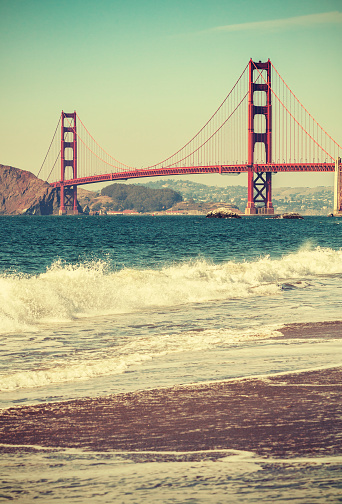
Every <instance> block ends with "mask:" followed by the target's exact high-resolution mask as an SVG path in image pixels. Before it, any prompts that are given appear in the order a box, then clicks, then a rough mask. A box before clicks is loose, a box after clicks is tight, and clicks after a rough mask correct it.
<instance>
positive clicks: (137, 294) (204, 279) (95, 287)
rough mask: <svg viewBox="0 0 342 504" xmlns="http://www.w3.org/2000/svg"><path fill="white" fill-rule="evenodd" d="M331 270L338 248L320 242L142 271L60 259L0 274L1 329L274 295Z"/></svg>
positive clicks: (341, 270)
mask: <svg viewBox="0 0 342 504" xmlns="http://www.w3.org/2000/svg"><path fill="white" fill-rule="evenodd" d="M334 274H342V251H341V250H340V251H336V250H332V249H329V248H321V247H317V248H316V249H314V250H306V249H302V250H299V251H298V252H296V253H292V254H289V255H286V256H284V257H282V258H281V259H271V258H270V257H268V256H266V257H263V258H260V259H258V260H255V261H250V262H242V263H240V262H235V261H228V262H226V263H221V264H212V263H210V262H208V261H205V260H198V261H192V262H187V263H181V264H175V265H172V266H167V267H164V268H161V269H144V270H139V269H132V268H125V269H122V270H120V271H113V270H111V269H110V266H109V264H108V263H106V262H105V261H93V262H84V263H81V264H77V265H70V264H66V263H63V262H61V261H57V262H55V263H54V264H53V265H52V266H51V267H50V268H49V269H48V270H47V271H46V272H45V273H43V274H40V275H35V276H29V275H19V274H18V275H14V274H7V275H6V274H5V275H1V276H0V333H8V332H13V331H18V330H21V331H25V330H35V327H36V326H38V325H39V324H41V323H56V322H57V321H68V320H72V319H75V318H78V317H87V316H96V315H101V314H119V313H130V312H134V311H138V310H146V309H151V308H154V307H163V306H164V307H170V306H176V305H179V304H182V305H185V304H187V303H203V302H209V301H214V300H224V299H232V298H243V297H250V296H267V295H275V294H278V293H280V292H281V290H282V284H284V286H285V289H286V288H288V286H289V285H290V286H291V287H294V288H296V283H295V282H293V281H303V282H305V281H307V280H308V279H311V278H314V277H316V276H322V275H323V276H324V275H334ZM297 285H299V284H297Z"/></svg>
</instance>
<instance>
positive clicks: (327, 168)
mask: <svg viewBox="0 0 342 504" xmlns="http://www.w3.org/2000/svg"><path fill="white" fill-rule="evenodd" d="M250 170H251V166H250V165H248V164H241V165H212V166H179V167H170V168H157V169H153V168H152V169H143V168H141V169H135V170H125V171H122V172H117V173H115V172H114V173H106V174H101V175H90V176H88V177H79V178H75V179H69V180H64V181H63V182H62V181H56V182H52V183H50V185H51V186H52V187H60V186H61V185H64V186H65V187H68V186H74V185H85V184H94V183H96V182H110V181H115V180H129V179H135V178H144V177H163V176H174V175H187V174H193V175H195V174H197V175H198V174H204V173H208V174H209V173H218V174H221V175H224V174H239V173H248V172H249V171H250ZM252 171H253V172H255V173H258V172H272V173H277V172H333V171H335V163H268V164H254V165H253V167H252Z"/></svg>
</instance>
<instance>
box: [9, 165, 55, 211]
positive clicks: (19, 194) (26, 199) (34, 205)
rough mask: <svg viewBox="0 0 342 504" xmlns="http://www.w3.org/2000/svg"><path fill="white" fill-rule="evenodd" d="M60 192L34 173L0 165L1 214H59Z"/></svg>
mask: <svg viewBox="0 0 342 504" xmlns="http://www.w3.org/2000/svg"><path fill="white" fill-rule="evenodd" d="M58 211H59V194H58V191H57V190H56V189H53V188H52V187H51V186H50V185H49V184H48V183H47V182H44V181H43V180H40V179H39V178H37V177H36V176H35V175H33V173H30V172H28V171H24V170H19V169H18V168H13V167H12V166H4V165H0V215H20V214H26V215H51V214H58Z"/></svg>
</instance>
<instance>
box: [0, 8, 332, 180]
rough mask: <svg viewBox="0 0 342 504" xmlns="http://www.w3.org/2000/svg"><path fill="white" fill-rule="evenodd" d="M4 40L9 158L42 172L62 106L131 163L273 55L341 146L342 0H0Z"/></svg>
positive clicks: (148, 159)
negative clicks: (245, 71)
mask: <svg viewBox="0 0 342 504" xmlns="http://www.w3.org/2000/svg"><path fill="white" fill-rule="evenodd" d="M0 47H1V51H0V68H1V81H0V86H1V95H0V96H1V98H0V100H1V107H0V163H1V164H5V165H11V166H15V167H17V168H21V169H24V170H29V171H31V172H32V173H35V174H37V173H38V170H39V168H40V166H41V164H42V161H43V159H44V156H45V154H46V151H47V149H48V146H49V144H50V141H51V138H52V135H53V132H54V130H55V128H56V125H57V122H58V119H59V116H60V113H61V110H64V111H66V112H73V111H74V110H76V111H77V113H78V115H79V116H80V118H81V119H82V122H83V123H84V124H85V126H86V127H87V129H88V130H89V131H90V132H91V134H92V135H93V136H94V137H95V139H96V140H97V142H98V143H99V144H100V145H101V146H102V147H103V148H104V149H105V150H106V151H107V152H109V153H110V154H112V155H113V156H114V157H115V158H116V159H119V160H120V161H122V162H123V163H126V164H128V165H131V166H135V167H137V168H140V167H142V166H146V165H150V164H153V163H157V162H158V161H161V160H162V159H164V158H165V157H167V156H169V155H171V154H173V153H174V152H175V151H176V150H178V149H179V148H180V147H181V146H182V145H184V144H185V143H186V142H187V141H188V140H189V139H190V138H191V137H192V136H193V135H194V134H195V133H196V132H197V131H198V130H199V129H200V128H201V127H202V126H203V124H204V123H205V122H206V121H207V119H208V118H209V117H210V116H211V115H212V113H213V112H214V111H215V110H216V108H217V107H218V105H219V104H220V103H221V102H222V100H223V99H224V97H225V96H226V95H227V93H228V92H229V91H230V89H231V88H232V86H233V85H234V83H235V81H236V80H237V78H238V77H239V75H240V74H241V72H242V70H243V69H244V67H245V66H246V64H247V63H248V61H249V59H250V58H253V59H254V60H256V61H259V60H261V61H267V59H268V58H270V59H271V61H272V63H273V65H274V66H275V67H276V68H277V70H278V71H279V73H280V74H281V75H282V77H283V78H284V79H285V81H286V83H287V84H288V85H289V86H290V88H291V89H292V91H293V92H294V93H295V94H296V95H297V97H298V98H299V99H300V100H301V102H302V103H303V105H304V106H305V107H306V108H307V109H308V110H309V112H310V113H311V114H312V115H313V117H314V118H315V119H316V120H317V121H318V122H319V123H320V124H321V125H322V127H323V128H324V129H326V130H327V131H328V133H329V134H330V135H331V136H332V137H333V138H334V139H335V140H336V141H337V142H338V143H339V144H342V98H341V96H342V92H341V83H342V65H341V49H342V0H310V1H308V0H301V1H298V0H296V1H295V0H287V1H286V2H284V1H283V0H279V1H278V0H266V1H263V2H256V1H255V0H240V1H238V2H237V1H236V0H232V1H231V0H197V1H195V0H159V1H158V0H144V1H139V0H96V1H95V0H94V1H92V0H0ZM186 178H188V179H190V180H194V181H200V182H202V183H207V184H210V185H215V184H218V185H225V184H235V185H236V184H239V185H244V184H245V178H244V176H243V175H240V176H239V177H219V176H212V175H203V176H201V177H191V176H187V177H186ZM146 181H148V179H146ZM142 182H144V180H142ZM332 183H333V176H332V175H330V174H302V175H299V174H278V175H277V176H276V177H274V185H275V186H287V185H289V186H296V185H307V186H313V185H332ZM85 188H87V187H85Z"/></svg>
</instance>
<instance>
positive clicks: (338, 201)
mask: <svg viewBox="0 0 342 504" xmlns="http://www.w3.org/2000/svg"><path fill="white" fill-rule="evenodd" d="M334 215H336V216H339V217H342V164H341V158H337V159H336V161H335V183H334Z"/></svg>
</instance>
